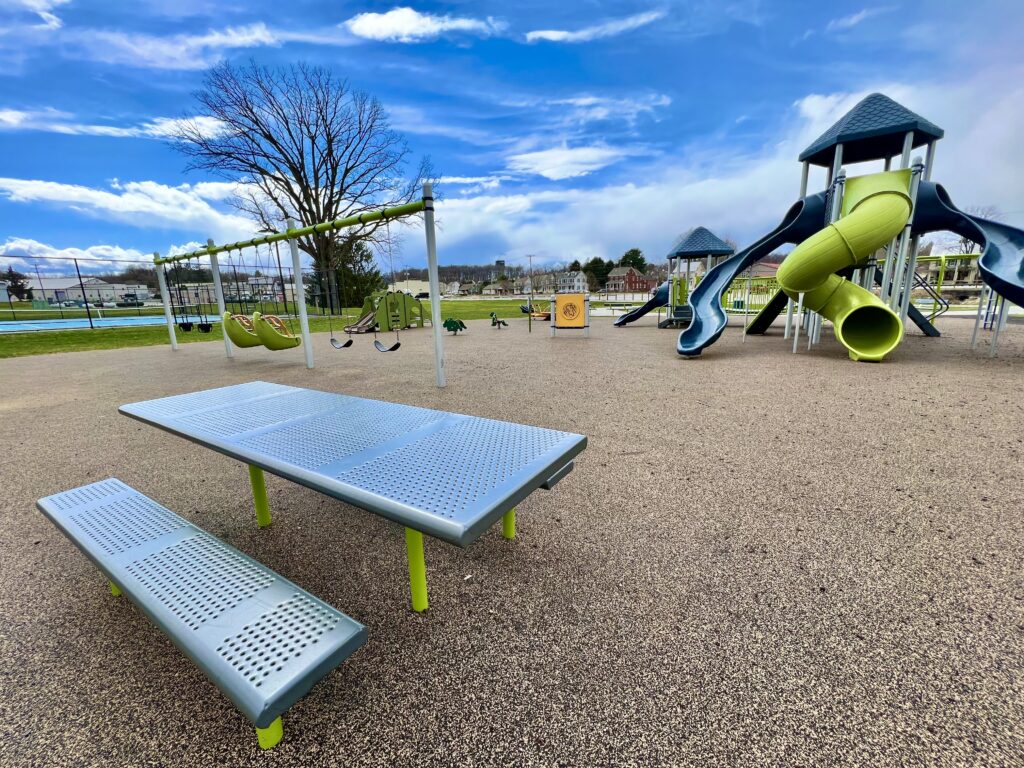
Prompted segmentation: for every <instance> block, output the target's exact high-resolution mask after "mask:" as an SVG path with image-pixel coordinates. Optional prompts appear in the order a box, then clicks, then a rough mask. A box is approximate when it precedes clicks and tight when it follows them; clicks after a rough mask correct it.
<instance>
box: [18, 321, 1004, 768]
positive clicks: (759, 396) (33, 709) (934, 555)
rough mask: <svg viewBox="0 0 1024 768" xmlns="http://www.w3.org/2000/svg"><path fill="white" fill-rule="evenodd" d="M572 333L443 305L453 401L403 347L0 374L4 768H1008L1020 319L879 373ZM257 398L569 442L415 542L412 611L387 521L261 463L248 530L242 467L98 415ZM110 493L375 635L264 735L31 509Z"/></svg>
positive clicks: (766, 351)
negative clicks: (507, 534) (501, 492)
mask: <svg viewBox="0 0 1024 768" xmlns="http://www.w3.org/2000/svg"><path fill="white" fill-rule="evenodd" d="M595 322H596V325H595V327H594V328H593V335H592V337H591V338H590V339H583V338H580V337H578V336H576V337H573V336H566V337H564V338H562V337H560V338H557V339H550V338H548V336H547V335H546V333H545V329H543V328H540V329H535V331H538V332H535V333H533V334H532V335H528V334H527V332H526V326H525V322H524V321H522V320H520V319H519V318H516V319H514V320H512V321H511V323H512V325H511V327H510V328H507V329H501V330H494V329H492V328H491V327H490V326H489V324H488V323H487V322H486V321H480V322H470V323H469V327H470V330H469V332H468V333H466V334H460V335H459V336H458V337H455V338H452V337H448V338H447V339H446V350H447V353H448V375H449V378H450V385H449V387H448V388H447V389H446V390H444V391H438V390H437V389H436V388H435V387H434V386H433V371H432V352H431V346H430V334H429V332H424V331H412V332H408V333H405V334H403V335H402V349H401V351H400V352H399V353H397V354H391V355H380V354H377V353H376V352H374V351H373V349H372V344H371V341H370V339H369V338H366V337H362V338H357V339H356V343H355V344H354V345H353V347H352V348H350V349H349V350H346V351H344V352H335V351H334V350H332V349H331V348H330V347H329V346H328V344H327V338H326V334H321V335H318V336H316V337H314V345H315V350H316V353H317V355H318V358H319V360H318V367H317V368H316V370H314V371H312V372H310V371H307V370H305V369H304V367H303V366H302V365H301V353H300V352H281V353H270V352H266V351H264V350H242V351H240V352H239V353H238V356H237V358H236V359H235V360H233V361H227V360H225V359H224V358H223V349H222V347H221V345H220V344H213V343H211V344H202V345H190V346H188V347H184V348H182V350H181V351H179V352H177V353H173V354H172V353H171V351H170V349H169V348H166V347H163V348H157V347H153V348H141V349H131V350H114V351H101V352H85V353H73V354H64V355H52V356H40V357H26V358H18V359H12V360H4V361H2V362H0V393H2V396H0V440H2V444H3V445H4V446H5V450H4V455H3V462H2V465H3V479H2V484H0V487H2V493H0V515H2V523H3V524H2V526H0V616H2V618H0V662H2V664H0V765H3V766H91V765H117V766H129V765H131V766H165V765H166V766H170V765H184V766H214V765H249V764H253V765H260V766H286V765H302V766H319V765H334V764H337V765H346V766H370V765H379V766H391V765H437V766H450V765H481V766H482V765H501V766H511V765H515V766H525V765H543V766H550V765H580V766H596V765H638V766H650V765H683V764H685V765H714V766H718V765H750V766H760V765H793V766H796V765H820V766H835V765H869V766H873V767H877V766H889V765H891V766H914V765H922V766H923V765H928V766H933V765H950V766H952V765H970V766H1000V765H1006V766H1009V765H1015V766H1020V765H1024V675H1022V673H1024V584H1022V568H1021V565H1022V555H1024V536H1022V532H1024V530H1022V529H1024V523H1022V520H1021V509H1022V508H1024V478H1022V475H1021V466H1022V463H1021V455H1022V439H1024V430H1022V426H1024V418H1022V410H1024V404H1022V402H1024V401H1022V398H1021V382H1022V378H1021V373H1022V371H1024V327H1021V326H1011V327H1009V328H1008V329H1007V330H1006V332H1005V334H1004V336H1003V338H1002V339H1001V355H1000V356H999V357H998V358H996V359H991V360H990V359H988V358H987V357H986V356H985V354H984V352H983V351H980V352H978V353H972V352H971V351H970V350H969V349H968V348H967V339H968V337H969V334H970V329H971V324H970V322H968V321H963V320H949V321H946V322H945V323H944V324H943V325H942V326H941V327H942V329H943V330H944V331H945V332H946V335H945V337H944V338H942V339H926V338H923V337H921V336H909V337H908V338H907V339H906V341H905V343H904V344H903V346H902V347H901V348H900V350H899V351H898V352H897V353H896V354H895V355H893V357H892V359H891V361H890V362H887V363H884V364H881V365H870V364H856V363H853V362H850V361H849V360H847V359H846V356H845V354H843V352H842V350H841V349H840V348H839V347H838V345H837V344H836V342H835V341H834V340H832V339H831V338H827V339H825V340H824V341H823V343H822V344H821V346H820V347H818V348H816V349H815V350H814V351H812V352H809V353H808V352H801V354H799V355H795V356H794V355H792V354H789V353H788V351H787V343H786V342H784V341H783V340H782V339H781V333H780V332H779V331H775V332H774V334H773V335H770V336H768V337H758V338H750V339H748V340H747V341H746V343H742V344H741V342H740V334H739V330H738V329H736V328H732V329H729V330H728V332H727V333H726V334H725V336H724V337H723V339H722V340H721V341H720V342H719V343H718V344H717V345H715V346H714V347H713V348H712V349H711V350H709V351H708V352H706V353H705V355H704V357H703V358H701V359H699V360H684V359H681V358H679V357H677V355H676V354H675V352H674V341H675V334H674V333H672V332H671V331H659V330H657V329H656V328H655V327H654V324H653V323H654V321H653V319H650V318H645V319H644V320H643V321H641V323H640V324H638V325H637V326H636V327H631V328H625V329H614V328H612V327H611V324H610V320H606V319H604V318H601V319H595ZM0 343H3V342H2V340H0ZM253 379H263V380H268V381H275V382H280V383H284V384H295V385H300V386H307V387H312V388H319V389H326V390H332V391H338V392H345V393H349V394H354V395H363V396H370V397H376V398H384V399H389V400H394V401H397V402H402V403H410V404H414V405H419V406H427V407H437V408H443V409H446V410H453V411H459V412H464V413H471V414H477V415H481V416H489V417H494V418H499V419H509V420H514V421H521V422H525V423H528V424H536V425H540V426H546V427H553V428H557V429H564V430H570V431H576V432H581V433H583V434H586V435H587V436H588V437H589V439H590V444H589V448H588V449H587V450H586V451H585V452H584V453H583V455H582V456H581V457H580V458H579V459H578V461H577V468H576V471H575V472H573V473H572V474H571V475H570V476H569V477H568V478H566V479H565V480H564V481H563V482H562V483H561V484H560V485H559V486H558V487H557V488H555V489H554V490H553V491H552V492H550V493H548V492H543V491H538V492H537V493H536V494H534V495H533V496H532V497H531V498H530V499H528V500H527V501H526V502H524V503H523V504H522V505H521V507H520V509H519V537H518V539H517V540H516V541H514V542H507V541H505V540H503V539H502V538H501V536H500V532H499V530H497V529H495V530H493V531H491V532H490V533H488V534H487V535H485V536H484V537H483V538H482V539H481V540H480V541H478V542H477V543H476V544H475V545H473V546H472V547H471V548H470V549H468V550H460V549H458V548H455V547H452V546H449V545H446V544H443V543H440V542H436V541H429V542H428V545H427V566H428V576H429V581H430V589H431V595H430V596H431V603H430V604H431V608H430V610H429V611H428V612H427V614H425V615H415V614H413V613H412V612H410V611H409V610H408V608H407V581H406V578H407V577H406V570H405V559H404V546H403V536H402V530H401V529H400V528H399V527H398V526H396V525H394V524H391V523H389V522H387V521H385V520H383V519H380V518H377V517H374V516H371V515H369V514H366V513H364V512H362V511H360V510H356V509H353V508H351V507H348V506H346V505H344V504H341V503H339V502H336V501H333V500H329V499H327V498H325V497H322V496H320V495H318V494H316V493H313V492H311V491H308V490H305V489H303V488H300V487H298V486H294V485H291V484H289V483H287V482H284V481H281V480H279V479H276V478H269V477H268V484H269V489H270V498H271V504H272V508H273V510H274V525H273V526H271V527H270V528H268V529H266V530H263V531H259V530H257V528H256V525H255V520H254V516H253V512H252V504H251V499H250V497H249V493H248V485H247V482H246V472H245V469H244V467H243V466H242V465H241V464H239V463H237V462H234V461H232V460H230V459H227V458H225V457H222V456H220V455H218V454H215V453H213V452H211V451H209V450H204V449H201V448H197V447H195V446H193V445H192V444H190V443H188V442H186V441H184V440H181V439H179V438H175V437H173V436H170V435H168V434H165V433H163V432H160V431H158V430H157V429H154V428H152V427H147V426H145V425H142V424H139V423H137V422H134V421H132V420H130V419H128V418H126V417H123V416H119V415H118V414H117V410H116V409H117V406H118V405H120V404H122V403H125V402H130V401H135V400H142V399H146V398H153V397H160V396H164V395H169V394H174V393H179V392H186V391H192V390H197V389H204V388H208V387H214V386H222V385H226V384H233V383H238V382H243V381H250V380H253ZM453 460H457V457H453ZM109 475H116V476H117V477H119V478H121V479H122V480H124V481H125V482H127V483H129V484H130V485H133V486H135V487H137V488H138V489H139V490H141V491H143V492H144V493H147V494H149V495H150V496H153V497H154V498H155V499H157V500H159V501H161V502H162V503H164V504H166V505H167V506H169V507H170V508H171V509H173V510H175V511H177V512H179V513H180V514H183V515H185V516H186V517H188V518H189V519H191V520H193V521H194V522H195V523H197V524H198V525H200V526H201V527H203V528H206V529H207V530H209V531H210V532H211V533H213V534H215V535H217V536H220V537H222V538H224V539H225V540H226V541H228V542H230V543H231V544H233V545H235V546H237V547H239V548H240V549H242V550H243V551H245V552H247V553H248V554H250V555H252V556H253V557H255V558H257V559H258V560H260V561H262V562H263V563H266V564H267V565H268V566H270V567H271V568H273V569H275V570H277V571H278V572H280V573H281V574H283V575H284V576H286V577H288V578H290V579H292V580H294V581H296V582H298V583H299V584H301V585H302V586H304V587H305V588H306V589H308V590H310V591H311V592H313V593H314V594H316V595H318V596H320V597H321V598H323V599H324V600H326V601H327V602H329V603H331V604H332V605H335V606H337V607H338V608H340V609H341V610H343V611H345V612H346V613H348V614H349V615H351V616H352V617H353V618H355V619H357V620H358V621H360V622H362V623H364V624H365V625H366V626H367V627H368V629H369V642H368V644H367V646H366V647H365V648H363V649H362V650H361V651H359V652H358V653H356V654H355V655H354V656H353V657H352V658H351V659H349V661H348V662H346V663H345V664H343V665H342V666H341V667H340V668H339V669H338V670H337V671H336V672H334V673H332V674H330V675H329V676H328V677H327V678H326V679H325V680H324V681H323V682H321V683H320V684H319V685H318V686H317V687H316V688H315V689H314V690H313V691H312V692H311V694H310V695H309V696H307V697H306V698H305V699H303V700H302V701H301V702H299V704H297V705H296V706H295V707H293V708H292V709H291V711H290V712H289V714H288V715H287V716H286V718H285V739H284V741H283V742H282V743H281V745H280V746H279V747H278V748H277V749H275V750H273V751H271V752H269V753H261V752H260V751H259V749H258V748H257V746H256V739H255V737H254V734H253V732H252V730H251V728H250V727H249V724H248V723H247V721H246V720H245V719H244V718H243V717H242V716H241V715H239V714H238V713H237V711H236V710H235V709H234V708H233V707H232V706H231V704H230V703H229V702H228V701H227V700H226V699H225V698H224V697H223V696H221V695H220V693H219V692H218V691H217V690H216V689H215V688H214V687H213V686H212V685H211V684H209V683H208V682H206V680H205V679H204V678H203V676H202V675H201V673H199V671H198V670H197V669H196V668H195V667H194V666H193V665H192V664H191V663H190V662H188V661H186V660H185V659H184V658H183V657H182V655H181V654H180V653H179V652H178V651H177V650H176V649H175V648H174V647H173V646H172V645H171V644H170V643H169V642H168V641H167V640H166V639H165V638H164V637H163V636H162V635H161V634H160V633H159V632H158V631H156V630H155V629H154V628H153V627H152V626H151V625H150V624H149V623H148V622H147V621H146V620H145V619H144V617H142V616H141V615H140V614H139V613H138V612H137V611H136V610H134V609H133V608H132V606H131V604H130V603H128V602H126V601H123V600H114V599H112V598H111V597H110V595H109V593H108V592H107V590H106V584H105V582H104V580H103V578H102V577H101V576H100V575H99V574H98V573H97V572H96V570H95V568H93V567H92V566H91V565H90V564H89V563H88V562H87V561H86V559H85V558H84V557H83V556H82V555H81V554H80V553H79V552H78V551H77V550H76V549H75V548H74V547H73V546H72V545H71V544H70V543H69V542H68V541H67V540H66V539H64V538H63V537H62V536H61V535H60V534H59V533H58V532H57V531H56V529H54V528H53V527H52V526H51V525H50V523H49V522H48V521H47V520H46V519H45V518H44V517H43V516H42V515H41V514H40V513H39V512H37V511H36V510H35V508H34V501H35V500H36V499H37V498H39V497H41V496H44V495H47V494H50V493H54V492H57V491H61V490H65V489H68V488H71V487H73V486H77V485H80V484H84V483H88V482H91V481H94V480H97V479H101V478H103V477H106V476H109Z"/></svg>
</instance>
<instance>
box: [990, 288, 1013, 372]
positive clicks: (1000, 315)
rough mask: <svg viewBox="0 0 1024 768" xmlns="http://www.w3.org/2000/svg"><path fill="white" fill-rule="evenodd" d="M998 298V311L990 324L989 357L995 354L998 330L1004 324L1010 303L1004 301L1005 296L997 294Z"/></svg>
mask: <svg viewBox="0 0 1024 768" xmlns="http://www.w3.org/2000/svg"><path fill="white" fill-rule="evenodd" d="M998 300H999V311H998V312H997V313H996V316H995V322H994V324H993V326H992V341H991V342H990V345H989V350H988V356H989V357H995V356H996V350H997V349H998V348H999V331H1000V330H1001V329H1002V327H1003V326H1004V325H1006V316H1007V313H1008V312H1009V309H1010V305H1009V304H1007V303H1006V297H1005V296H998Z"/></svg>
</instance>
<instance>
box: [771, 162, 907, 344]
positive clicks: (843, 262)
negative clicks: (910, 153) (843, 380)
mask: <svg viewBox="0 0 1024 768" xmlns="http://www.w3.org/2000/svg"><path fill="white" fill-rule="evenodd" d="M909 188H910V171H909V170H901V171H887V172H885V173H876V174H872V175H870V176H858V177H855V178H851V179H849V180H847V182H846V190H845V195H844V197H843V208H842V212H841V213H842V218H840V219H839V220H838V221H836V222H834V223H833V224H829V225H828V226H827V227H825V228H824V229H822V230H821V231H820V232H817V233H815V234H814V235H812V236H811V237H809V238H808V239H807V240H805V241H804V242H802V243H801V244H800V245H798V246H797V247H796V248H794V249H793V251H792V252H791V253H790V254H789V256H788V257H787V258H786V260H785V261H784V262H782V266H780V267H779V271H778V280H779V287H781V288H782V290H783V291H785V292H786V294H787V295H788V296H789V297H790V298H792V299H796V298H798V296H799V295H800V294H801V293H802V294H803V295H804V306H805V307H807V308H808V309H810V310H813V311H815V312H817V313H818V314H820V315H822V316H823V317H825V318H827V319H829V320H831V321H832V325H833V327H834V329H835V335H836V338H837V339H838V340H839V342H840V343H841V344H842V345H843V346H844V347H846V349H847V350H849V353H850V358H851V359H853V360H865V361H872V362H878V361H880V360H882V359H884V358H885V356H886V355H888V354H889V353H890V352H892V351H893V350H894V349H895V348H896V347H897V346H898V345H899V343H900V340H901V339H902V338H903V323H902V321H901V320H900V317H899V315H897V314H896V313H895V312H893V311H892V310H891V309H890V308H889V307H888V306H887V305H886V304H885V303H884V302H882V300H881V299H879V298H878V297H877V296H875V295H874V294H873V293H871V292H870V291H866V290H864V289H863V288H861V287H860V286H859V285H856V284H854V283H852V282H850V281H849V280H845V279H843V278H842V277H840V276H839V275H837V274H835V273H836V272H838V271H839V270H842V269H845V268H847V267H858V266H863V265H864V264H866V263H867V260H868V257H869V256H871V254H873V253H874V252H875V251H877V250H878V249H879V248H881V247H883V246H885V245H886V244H887V243H889V242H890V241H891V240H892V239H893V238H894V237H896V235H898V234H899V233H900V231H901V230H902V229H903V228H904V227H905V226H906V225H907V221H908V220H909V219H910V213H911V205H912V204H911V200H910V195H909V194H908V190H909Z"/></svg>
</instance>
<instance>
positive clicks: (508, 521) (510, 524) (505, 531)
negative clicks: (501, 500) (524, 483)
mask: <svg viewBox="0 0 1024 768" xmlns="http://www.w3.org/2000/svg"><path fill="white" fill-rule="evenodd" d="M501 535H502V536H504V537H505V538H506V539H514V538H515V537H516V508H515V507H512V509H510V510H509V511H508V512H506V513H505V514H504V515H502V517H501Z"/></svg>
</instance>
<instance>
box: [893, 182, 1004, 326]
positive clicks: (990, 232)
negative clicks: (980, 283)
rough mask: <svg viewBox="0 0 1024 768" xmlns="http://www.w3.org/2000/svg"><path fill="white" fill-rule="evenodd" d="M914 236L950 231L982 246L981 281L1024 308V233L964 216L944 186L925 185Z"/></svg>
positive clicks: (920, 194) (919, 196)
mask: <svg viewBox="0 0 1024 768" xmlns="http://www.w3.org/2000/svg"><path fill="white" fill-rule="evenodd" d="M912 227H913V232H914V234H915V235H916V234H923V233H925V232H936V231H938V230H943V229H945V230H949V231H950V232H954V233H955V234H958V235H960V236H961V237H966V238H967V239H968V240H972V241H973V242H975V243H977V244H978V245H980V246H981V257H980V258H979V259H978V271H980V272H981V279H982V280H984V281H985V282H986V283H988V284H989V285H990V286H992V288H994V289H995V291H996V293H998V294H1000V295H1001V296H1005V297H1006V298H1007V299H1009V300H1010V301H1012V302H1013V303H1014V304H1016V305H1017V306H1018V307H1024V231H1022V230H1020V229H1017V228H1016V227H1011V226H1008V225H1007V224H1001V223H1000V222H998V221H990V220H988V219H982V218H980V217H977V216H971V215H970V214H969V213H964V212H963V211H961V210H960V209H959V208H957V207H956V206H955V205H953V201H952V200H951V199H950V197H949V193H948V192H946V190H945V188H944V187H943V186H942V185H941V184H935V183H934V182H930V181H923V182H921V186H920V188H919V189H918V191H917V204H916V205H915V206H914V223H913V225H912Z"/></svg>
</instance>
